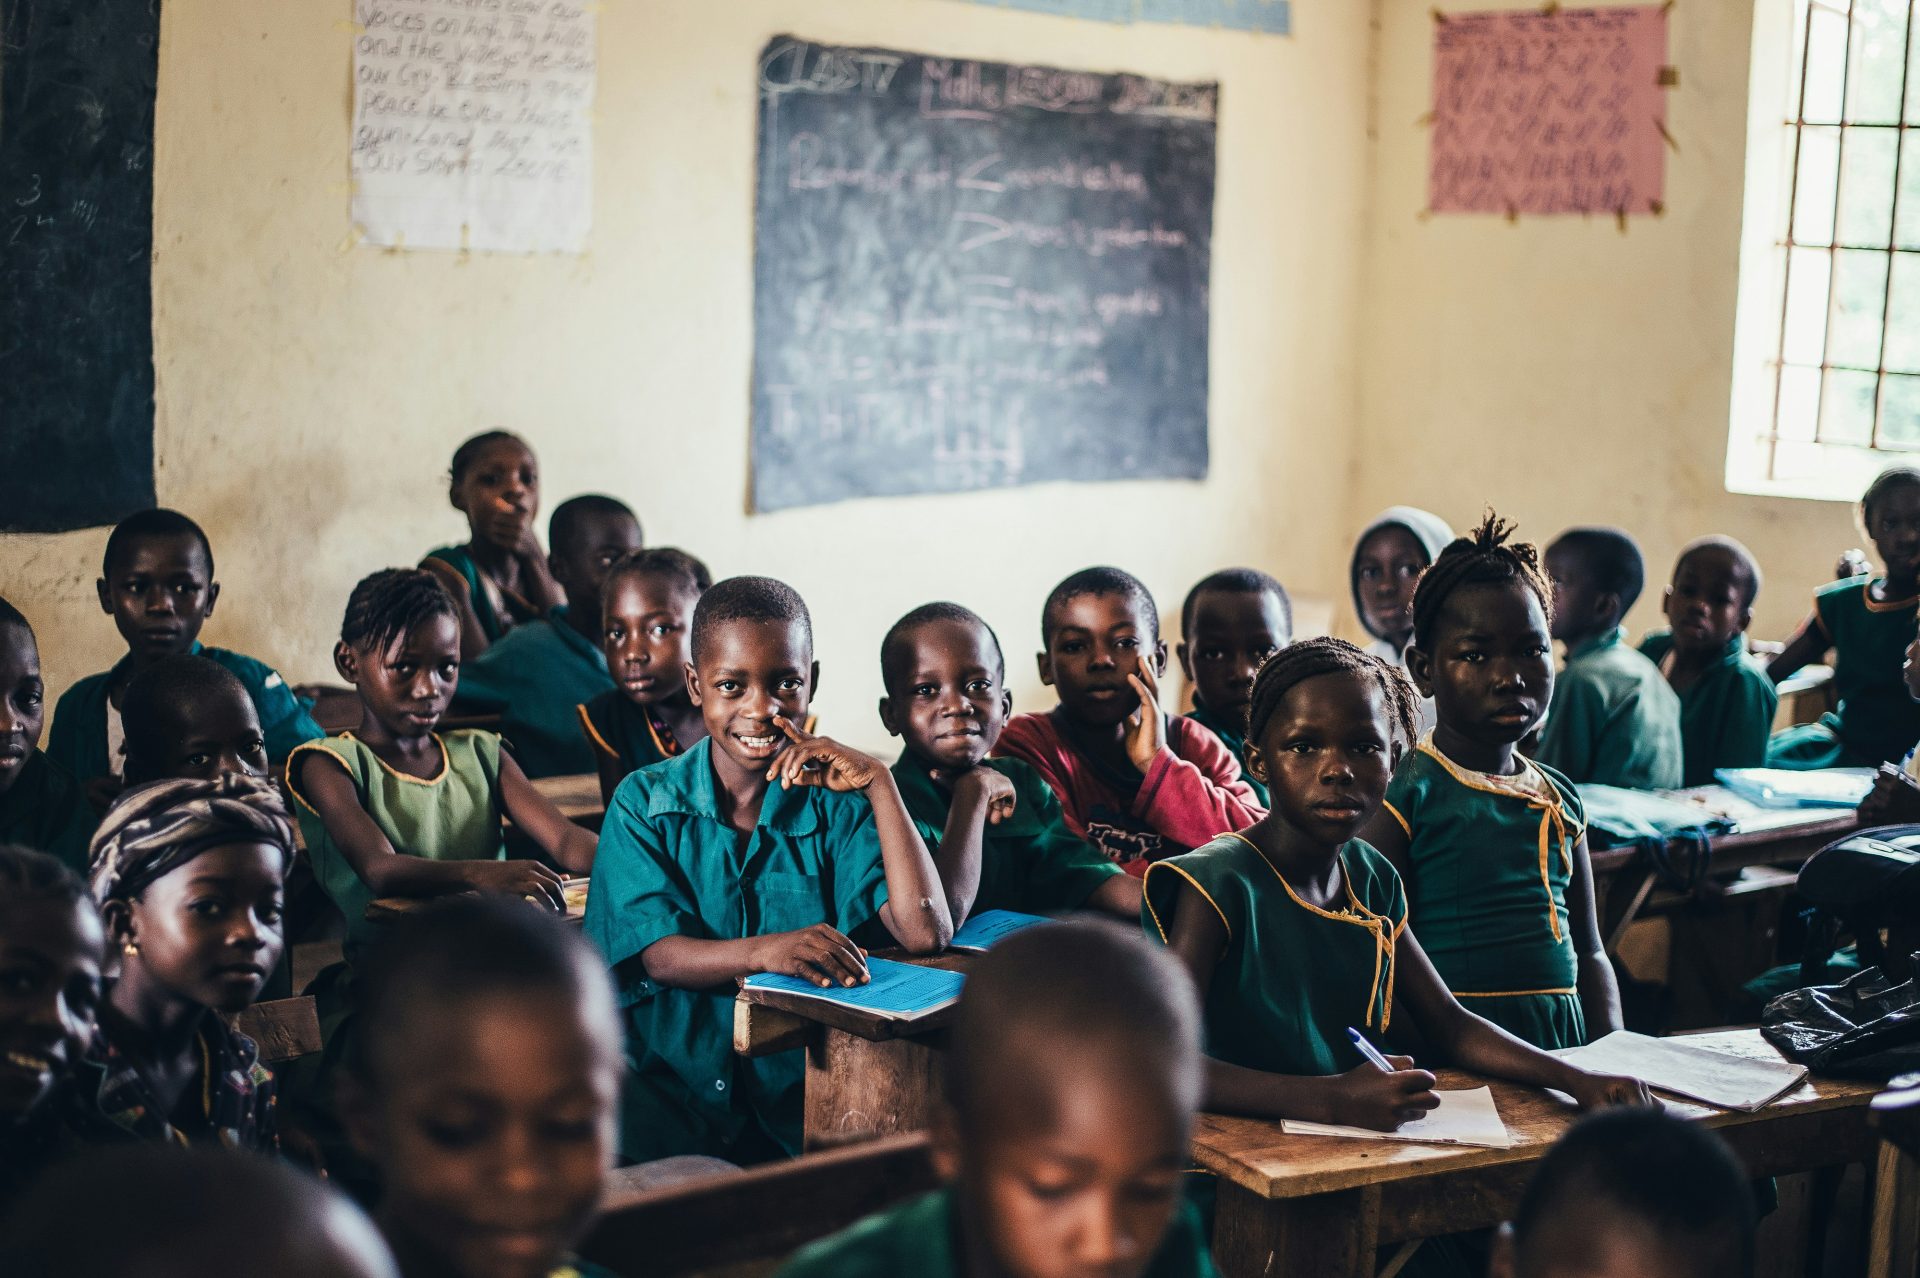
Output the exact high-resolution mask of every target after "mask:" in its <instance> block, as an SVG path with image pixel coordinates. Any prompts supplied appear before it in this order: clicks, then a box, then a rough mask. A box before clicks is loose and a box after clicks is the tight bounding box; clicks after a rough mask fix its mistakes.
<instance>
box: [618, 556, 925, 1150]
mask: <svg viewBox="0 0 1920 1278" xmlns="http://www.w3.org/2000/svg"><path fill="white" fill-rule="evenodd" d="M692 643H693V661H692V662H691V664H689V665H688V667H687V692H688V695H689V696H690V697H691V699H692V700H693V703H694V704H695V705H697V706H699V707H700V713H701V717H702V719H703V721H704V723H705V725H706V729H707V738H706V740H704V741H701V742H699V743H698V744H696V745H694V746H692V747H690V748H688V749H686V750H684V751H682V752H681V753H680V754H678V755H675V756H674V757H673V758H671V759H668V760H666V761H665V762H663V763H659V764H656V765H654V766H652V767H648V768H642V769H641V770H640V771H638V772H635V773H633V774H632V775H630V776H629V777H627V779H626V780H625V781H623V782H621V783H620V787H619V789H617V790H616V791H615V792H614V796H613V803H612V804H611V806H609V807H608V809H607V815H606V820H605V822H604V824H603V825H602V827H601V835H600V847H599V853H598V856H597V858H596V860H595V862H594V879H593V891H592V892H591V893H590V894H589V895H588V897H587V918H586V928H587V935H588V936H589V937H590V938H591V939H592V940H593V941H594V942H595V943H596V944H597V945H598V946H599V947H600V949H601V952H602V953H603V954H605V956H606V958H607V961H608V963H609V964H610V965H611V966H612V968H613V974H614V981H615V984H616V987H617V989H618V992H619V1001H620V1004H621V1007H622V1009H623V1012H624V1016H625V1019H626V1028H627V1041H628V1070H627V1087H626V1094H625V1097H624V1099H623V1114H622V1124H621V1126H622V1134H621V1152H622V1153H623V1154H624V1155H625V1156H626V1157H627V1158H628V1159H629V1160H631V1161H647V1160H650V1159H654V1158H664V1157H668V1156H671V1155H675V1154H711V1155H715V1156H717V1157H721V1158H726V1159H729V1160H731V1161H733V1162H738V1163H748V1162H761V1161H766V1160H768V1159H771V1158H777V1157H781V1156H783V1155H787V1156H790V1155H793V1154H796V1153H798V1152H799V1144H800V1112H801V1104H800V1103H801V1090H800V1089H801V1081H802V1075H803V1067H802V1062H801V1060H800V1059H799V1058H798V1056H797V1054H796V1053H794V1052H782V1053H779V1054H776V1055H773V1056H768V1057H762V1058H760V1059H756V1060H747V1059H745V1058H742V1057H739V1056H736V1055H735V1054H734V1051H733V1002H734V995H735V992H736V990H735V986H736V982H737V981H738V979H739V978H741V977H744V976H750V975H752V974H753V973H755V972H784V973H786V974H787V975H790V976H796V977H799V978H801V979H803V980H809V981H812V982H814V983H815V984H818V985H820V986H822V987H831V986H833V985H842V986H852V985H857V984H861V983H863V982H864V981H866V980H867V979H868V976H867V965H866V959H865V957H864V954H863V952H862V948H861V946H860V944H858V943H857V942H856V941H855V940H854V939H853V936H854V935H856V934H868V935H870V936H871V938H872V939H873V940H874V942H875V943H877V944H894V943H897V944H899V945H902V946H904V947H905V948H906V949H908V950H910V951H912V952H913V953H916V954H927V953H932V952H934V951H936V950H938V949H940V948H941V947H943V946H944V945H945V944H946V943H947V941H948V940H949V939H951V937H952V935H953V923H952V918H951V915H950V914H949V913H948V910H947V903H946V893H945V891H944V889H942V887H941V886H940V881H939V876H938V875H937V874H936V873H935V871H934V867H933V860H932V858H931V857H930V856H929V855H928V853H927V848H926V845H925V844H924V843H923V842H921V839H920V834H919V832H918V831H917V830H916V829H915V827H914V823H913V818H912V817H911V816H910V815H909V814H908V812H907V809H906V806H905V805H904V804H903V803H902V802H901V800H900V792H899V790H898V789H896V788H895V786H894V782H893V777H892V774H890V773H889V772H888V771H887V769H886V768H885V767H883V766H882V765H881V764H880V763H878V762H877V761H875V760H873V759H871V758H869V757H867V756H866V755H864V754H861V753H860V752H859V751H857V750H852V749H849V748H848V747H846V746H844V745H841V744H840V743H839V742H836V741H831V740H828V739H827V738H825V737H813V736H809V735H807V734H806V733H805V732H804V731H803V730H802V729H801V728H800V727H799V726H798V725H799V724H800V723H802V722H804V721H805V719H806V715H807V705H808V702H809V701H810V700H811V699H812V696H813V689H814V686H815V684H816V682H817V681H818V679H819V673H820V672H819V665H818V664H817V663H816V662H815V661H814V659H813V622H812V619H811V618H810V617H809V616H808V613H807V606H806V604H805V603H804V602H802V601H801V599H800V596H799V595H798V594H796V593H795V592H794V591H793V590H792V588H791V587H788V586H786V585H784V584H782V583H780V582H778V581H774V580H772V579H770V578H766V577H735V578H732V579H730V580H728V581H723V582H720V583H718V584H717V585H715V586H714V587H713V588H712V589H711V590H709V591H707V592H706V594H704V595H702V596H701V598H700V602H699V604H698V605H697V606H696V607H695V609H694V614H693V636H692ZM775 781H777V782H778V784H777V785H775V784H773V783H774V782H775ZM876 921H877V923H878V924H879V925H880V926H879V927H878V928H875V927H874V925H875V924H876Z"/></svg>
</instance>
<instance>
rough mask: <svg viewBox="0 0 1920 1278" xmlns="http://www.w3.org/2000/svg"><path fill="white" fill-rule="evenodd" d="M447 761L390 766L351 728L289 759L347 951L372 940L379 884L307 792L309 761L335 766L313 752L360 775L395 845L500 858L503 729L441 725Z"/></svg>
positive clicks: (439, 737) (372, 809) (357, 779)
mask: <svg viewBox="0 0 1920 1278" xmlns="http://www.w3.org/2000/svg"><path fill="white" fill-rule="evenodd" d="M434 740H436V741H437V742H439V744H440V750H441V755H442V758H443V762H442V764H441V767H440V773H439V775H438V776H435V777H433V778H432V779H430V780H422V779H421V778H419V777H415V776H409V775H407V774H406V773H404V772H398V771H396V770H394V769H393V768H391V767H389V766H388V765H387V764H386V763H385V762H384V761H383V760H382V759H381V758H380V756H379V755H377V754H375V753H374V752H373V747H372V746H370V745H368V744H367V743H366V742H364V741H362V740H360V738H358V737H356V736H354V735H353V734H352V733H351V732H343V733H341V734H340V735H338V736H333V737H323V738H321V739H320V740H318V741H310V742H308V743H307V744H306V745H303V746H301V747H300V748H299V749H297V750H295V751H294V752H293V757H292V758H291V759H289V760H288V761H287V789H288V790H290V791H292V793H293V797H294V803H295V806H294V814H295V815H296V816H297V817H299V819H300V835H301V837H302V838H303V839H305V840H306V845H307V855H308V857H309V858H311V860H312V862H313V877H314V878H316V879H318V880H319V881H320V886H321V887H322V888H324V889H325V890H326V893H327V895H328V896H330V897H332V898H333V903H334V904H335V905H337V906H339V907H340V912H341V913H342V914H344V915H345V916H346V920H347V943H346V951H347V956H348V958H349V959H351V958H352V957H353V955H354V953H355V952H356V951H357V950H359V949H360V947H362V946H363V945H365V944H366V943H367V941H368V940H370V939H371V937H372V935H373V931H374V929H375V928H376V927H377V926H378V925H377V924H373V923H369V922H367V905H368V904H369V903H370V902H371V901H372V900H373V889H372V888H369V887H368V886H367V884H366V880H364V879H362V878H361V877H360V874H359V871H357V870H355V869H354V868H353V863H352V862H351V861H349V860H347V856H346V853H344V852H342V851H341V850H340V845H339V844H337V843H335V842H334V841H333V836H332V835H330V834H328V833H327V826H326V822H324V821H322V820H321V819H320V813H319V812H318V811H317V810H316V809H315V808H314V806H313V804H312V803H311V802H310V801H309V800H308V798H307V793H306V792H307V790H308V785H307V778H306V776H305V774H304V772H303V768H309V767H329V766H332V765H331V764H327V763H322V762H320V761H319V760H318V759H316V758H313V757H312V756H317V755H325V756H326V757H327V758H329V759H331V760H334V761H335V762H336V763H338V764H339V765H340V766H341V767H344V768H345V769H346V771H347V775H348V776H350V777H352V778H353V788H354V792H355V793H356V794H358V795H359V797H360V806H361V807H363V808H365V809H366V810H367V815H368V816H370V817H372V818H373V823H374V824H375V825H377V826H379V827H380V832H381V833H382V834H384V835H386V836H387V842H389V843H391V844H392V845H393V850H394V851H395V852H398V853H400V854H402V855H404V856H423V857H426V858H427V859H429V860H432V861H498V860H501V859H503V858H504V857H505V856H506V843H505V840H504V839H503V838H502V835H501V826H500V812H501V808H500V736H499V734H498V733H494V732H481V731H479V730H477V729H473V728H462V729H457V730H455V731H452V732H438V733H435V734H434Z"/></svg>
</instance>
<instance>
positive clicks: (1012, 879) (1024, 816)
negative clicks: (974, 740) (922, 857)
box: [893, 754, 1125, 914]
mask: <svg viewBox="0 0 1920 1278" xmlns="http://www.w3.org/2000/svg"><path fill="white" fill-rule="evenodd" d="M986 766H987V767H989V768H992V769H993V770H994V771H995V772H998V773H999V774H1000V775H1001V776H1003V777H1005V778H1007V780H1009V781H1011V782H1013V793H1014V806H1013V815H1012V816H1010V817H1008V818H1007V819H1006V820H1004V821H1002V822H1000V824H998V825H991V824H990V825H988V826H987V827H986V829H985V830H984V831H982V838H981V840H980V890H979V891H978V892H977V893H976V894H975V895H974V898H973V913H975V914H979V913H981V912H983V911H986V910H1017V911H1019V912H1020V913H1023V914H1051V913H1057V912H1059V911H1062V910H1077V909H1079V908H1080V907H1081V906H1083V905H1085V904H1086V903H1087V898H1088V897H1090V896H1092V895H1093V893H1094V891H1095V889H1097V888H1098V887H1099V886H1100V885H1101V884H1102V883H1105V882H1106V881H1107V880H1108V879H1110V878H1112V877H1113V876H1114V875H1116V874H1124V873H1125V871H1124V870H1122V869H1121V868H1120V867H1119V866H1118V865H1116V864H1114V863H1113V862H1112V861H1111V860H1109V859H1108V858H1107V856H1106V855H1105V854H1104V853H1102V852H1101V851H1100V850H1099V849H1097V848H1095V847H1094V846H1093V845H1092V844H1090V843H1088V842H1086V841H1085V840H1083V839H1078V838H1075V837H1074V835H1073V832H1072V831H1070V830H1068V829H1067V823H1066V820H1065V818H1063V817H1062V816H1061V815H1060V800H1059V799H1057V798H1055V797H1054V793H1053V789H1052V788H1051V787H1050V786H1048V785H1047V783H1046V781H1045V780H1044V779H1043V778H1042V777H1041V776H1040V774H1039V773H1038V772H1036V771H1034V770H1033V767H1032V765H1030V764H1028V763H1025V762H1023V761H1021V760H1019V759H988V760H986ZM893 780H894V784H895V785H896V786H898V787H899V789H900V798H901V800H902V801H903V802H904V803H905V804H906V805H907V812H908V814H909V815H911V816H912V817H913V823H914V825H915V826H917V827H919V830H920V837H921V838H922V839H924V840H926V844H927V847H928V848H929V849H932V848H937V847H939V845H940V839H941V837H942V836H943V835H944V834H945V833H946V828H947V814H948V813H949V812H950V811H952V809H953V792H952V791H950V790H943V789H941V788H940V787H939V786H937V785H935V784H934V780H933V777H932V776H931V775H930V774H929V772H928V769H927V765H926V764H924V763H922V762H921V761H920V760H919V759H917V758H915V757H914V756H913V755H911V754H904V755H902V756H901V757H900V761H899V762H898V763H896V764H894V765H893Z"/></svg>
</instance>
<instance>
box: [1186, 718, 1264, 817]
mask: <svg viewBox="0 0 1920 1278" xmlns="http://www.w3.org/2000/svg"><path fill="white" fill-rule="evenodd" d="M1187 718H1189V719H1191V720H1193V721H1194V722H1195V723H1197V724H1199V725H1200V726H1201V727H1203V728H1205V729H1206V730H1207V731H1209V732H1211V733H1213V735H1214V736H1216V737H1219V738H1220V744H1221V745H1223V746H1225V747H1226V748H1227V749H1229V750H1231V751H1233V757H1234V758H1236V759H1238V760H1240V776H1241V778H1242V779H1243V780H1244V781H1246V783H1247V788H1248V789H1250V790H1252V791H1253V792H1254V793H1255V794H1256V795H1258V796H1259V797H1260V806H1262V807H1271V806H1272V804H1273V796H1272V795H1271V794H1269V793H1268V791H1267V786H1266V783H1265V782H1264V781H1256V780H1254V779H1253V774H1252V773H1251V772H1249V771H1247V725H1246V724H1245V722H1243V721H1230V720H1229V719H1228V718H1227V716H1225V715H1220V714H1215V713H1214V712H1213V711H1211V710H1209V709H1207V708H1206V707H1205V706H1195V707H1194V708H1193V709H1192V711H1190V712H1189V713H1188V715H1187Z"/></svg>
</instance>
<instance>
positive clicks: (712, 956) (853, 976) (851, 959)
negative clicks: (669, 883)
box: [640, 923, 869, 989]
mask: <svg viewBox="0 0 1920 1278" xmlns="http://www.w3.org/2000/svg"><path fill="white" fill-rule="evenodd" d="M640 962H641V963H642V965H644V966H645V968H646V969H647V976H648V978H649V979H651V980H654V981H657V982H658V983H659V984H661V985H669V986H672V987H674V988H676V989H706V988H709V987H711V986H715V985H725V984H726V983H727V982H729V981H737V980H740V979H741V978H743V977H748V976H752V975H753V974H754V973H755V972H781V973H784V974H785V975H787V976H794V977H798V978H799V979H801V980H803V981H811V982H813V983H814V984H815V985H819V986H822V987H830V986H834V985H864V984H866V983H867V981H868V979H869V978H868V975H867V960H866V952H865V951H864V950H862V949H861V948H860V947H859V946H857V945H855V944H854V943H853V942H852V941H850V940H848V939H847V938H846V937H845V936H843V935H841V934H840V933H839V932H838V931H836V930H835V929H833V928H831V927H828V926H827V925H826V924H825V923H816V924H814V925H813V926H812V927H803V928H801V929H799V930H798V931H795V932H771V933H768V934H767V935H765V936H749V937H746V938H744V939H742V940H738V941H710V940H705V939H703V938H701V937H696V936H665V937H661V938H660V939H659V940H657V941H655V942H654V943H653V944H652V945H649V946H648V947H647V948H646V949H644V950H642V951H641V952H640Z"/></svg>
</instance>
